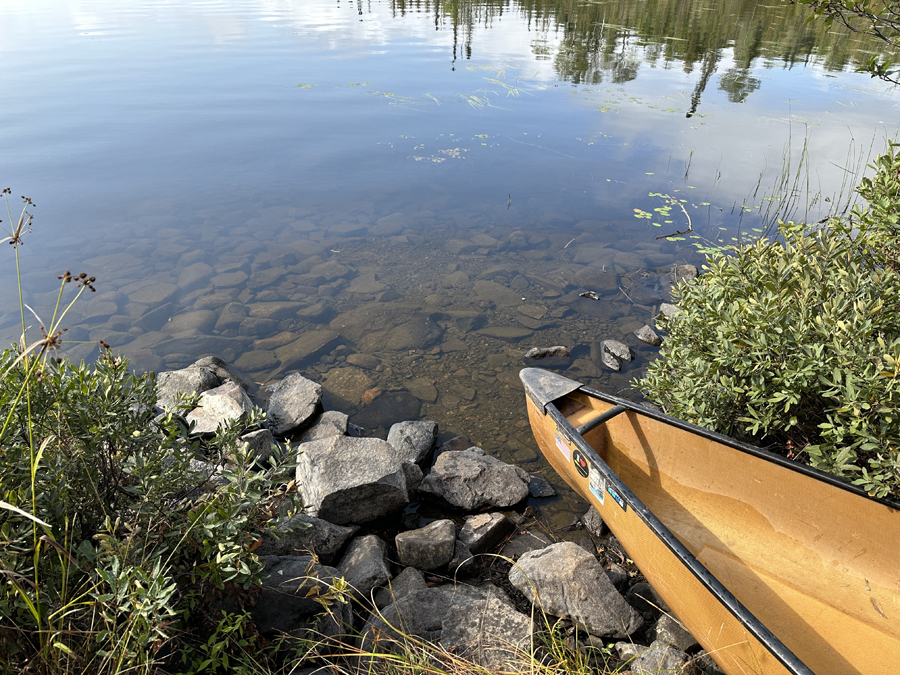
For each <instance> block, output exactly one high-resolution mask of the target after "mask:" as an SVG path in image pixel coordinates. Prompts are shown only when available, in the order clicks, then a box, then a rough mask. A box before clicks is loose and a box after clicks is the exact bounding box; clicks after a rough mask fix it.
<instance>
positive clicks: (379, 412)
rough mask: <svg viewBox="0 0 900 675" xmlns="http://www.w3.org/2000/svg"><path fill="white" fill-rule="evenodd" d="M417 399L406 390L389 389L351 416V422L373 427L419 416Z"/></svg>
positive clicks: (419, 406)
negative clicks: (389, 390)
mask: <svg viewBox="0 0 900 675" xmlns="http://www.w3.org/2000/svg"><path fill="white" fill-rule="evenodd" d="M420 409H421V404H420V403H419V400H418V399H417V398H416V397H415V396H413V395H412V394H410V393H409V392H406V391H391V392H387V393H385V394H382V395H381V396H379V397H378V398H376V399H375V400H374V401H372V403H370V404H369V405H367V406H365V407H363V408H362V410H360V411H359V412H358V413H356V414H355V415H354V416H353V423H354V424H358V425H360V426H362V427H367V428H370V429H374V428H376V427H379V426H385V427H386V426H388V425H390V424H395V423H397V422H402V421H403V420H410V419H415V418H417V417H418V416H419V411H420Z"/></svg>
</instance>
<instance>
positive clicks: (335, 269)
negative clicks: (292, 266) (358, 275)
mask: <svg viewBox="0 0 900 675" xmlns="http://www.w3.org/2000/svg"><path fill="white" fill-rule="evenodd" d="M309 273H310V274H313V275H315V276H318V277H322V278H323V279H324V280H325V281H334V280H335V279H339V278H341V277H344V276H346V275H347V274H349V273H350V268H348V267H346V266H344V265H341V264H340V263H339V262H338V261H337V260H326V261H325V262H323V263H321V264H320V265H316V266H315V267H313V268H312V269H311V270H310V271H309Z"/></svg>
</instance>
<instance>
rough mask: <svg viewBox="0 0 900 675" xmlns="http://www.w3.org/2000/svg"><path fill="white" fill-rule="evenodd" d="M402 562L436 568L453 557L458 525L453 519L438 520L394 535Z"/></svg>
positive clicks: (417, 566)
mask: <svg viewBox="0 0 900 675" xmlns="http://www.w3.org/2000/svg"><path fill="white" fill-rule="evenodd" d="M394 542H395V543H396V544H397V555H398V556H399V558H400V564H401V565H406V566H409V567H415V568H417V569H420V570H435V569H437V568H439V567H443V566H444V565H446V564H447V563H449V562H450V560H451V558H453V552H454V550H455V549H456V525H455V524H454V523H453V521H452V520H436V521H434V522H433V523H429V524H428V525H426V526H425V527H420V528H419V529H417V530H409V531H407V532H401V533H400V534H398V535H397V536H396V537H394Z"/></svg>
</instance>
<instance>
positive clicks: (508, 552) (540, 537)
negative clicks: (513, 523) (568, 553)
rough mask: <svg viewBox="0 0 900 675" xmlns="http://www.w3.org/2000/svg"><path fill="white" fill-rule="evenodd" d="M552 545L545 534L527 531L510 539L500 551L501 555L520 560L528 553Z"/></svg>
mask: <svg viewBox="0 0 900 675" xmlns="http://www.w3.org/2000/svg"><path fill="white" fill-rule="evenodd" d="M551 543H552V542H551V541H550V539H549V538H548V537H547V535H545V534H544V533H543V532H538V531H530V530H526V531H524V532H521V533H519V534H516V535H514V536H512V537H510V540H509V541H508V542H506V543H505V544H504V545H503V548H501V549H500V555H502V556H505V557H507V558H511V559H512V560H518V559H519V558H521V557H522V556H523V555H525V554H526V553H530V552H532V551H540V550H541V549H542V548H547V547H548V546H549V545H550V544H551Z"/></svg>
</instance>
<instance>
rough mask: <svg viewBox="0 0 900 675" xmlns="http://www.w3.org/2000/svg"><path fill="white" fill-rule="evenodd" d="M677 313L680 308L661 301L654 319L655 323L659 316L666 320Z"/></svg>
mask: <svg viewBox="0 0 900 675" xmlns="http://www.w3.org/2000/svg"><path fill="white" fill-rule="evenodd" d="M679 314H681V309H679V308H678V307H676V306H675V305H673V304H671V303H669V302H663V303H661V304H660V306H659V314H657V315H656V320H657V323H658V322H659V319H660V318H661V317H662V318H664V319H666V320H671V319H673V318H675V317H676V316H678V315H679Z"/></svg>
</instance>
